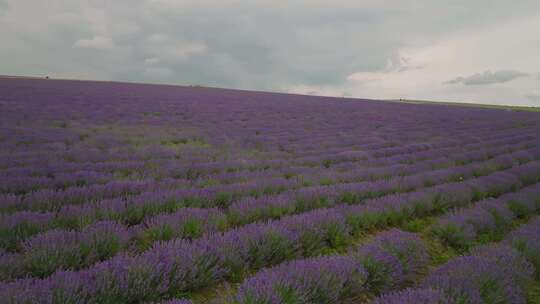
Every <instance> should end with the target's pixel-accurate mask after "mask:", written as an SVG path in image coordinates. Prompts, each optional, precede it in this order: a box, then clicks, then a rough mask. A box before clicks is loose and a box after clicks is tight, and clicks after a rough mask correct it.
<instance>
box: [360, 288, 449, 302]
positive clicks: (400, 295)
mask: <svg viewBox="0 0 540 304" xmlns="http://www.w3.org/2000/svg"><path fill="white" fill-rule="evenodd" d="M454 303H455V302H454V301H451V300H450V299H448V298H447V297H446V295H445V294H444V293H443V292H442V291H440V290H438V289H431V288H422V289H415V288H408V289H405V290H402V291H396V292H391V293H387V294H384V295H382V296H380V297H378V298H376V299H374V300H373V301H372V302H371V304H454Z"/></svg>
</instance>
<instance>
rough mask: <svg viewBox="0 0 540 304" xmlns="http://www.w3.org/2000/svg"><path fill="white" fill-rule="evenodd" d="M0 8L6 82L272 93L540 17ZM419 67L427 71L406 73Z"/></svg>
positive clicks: (299, 6) (478, 6) (503, 7)
mask: <svg viewBox="0 0 540 304" xmlns="http://www.w3.org/2000/svg"><path fill="white" fill-rule="evenodd" d="M407 2H409V1H407ZM2 3H4V4H6V3H7V4H9V6H10V9H9V10H8V11H7V12H6V13H5V14H4V15H1V14H0V25H2V24H4V23H5V24H7V25H8V26H0V36H1V37H3V38H2V39H3V41H2V44H3V47H2V48H0V67H1V68H2V72H3V73H11V74H37V75H40V74H41V75H43V74H50V75H51V76H58V77H78V78H100V79H113V80H130V81H131V80H133V81H146V82H169V83H180V84H205V85H211V86H226V87H236V88H246V89H269V90H279V89H282V88H283V87H286V86H291V85H296V84H305V85H314V86H331V85H339V84H342V83H344V82H345V81H346V78H347V76H348V75H350V74H352V73H355V72H359V71H366V72H369V71H378V70H382V69H385V67H386V64H387V61H388V58H393V56H395V54H396V51H397V50H398V49H399V48H400V47H403V46H408V45H410V42H411V41H424V42H425V43H428V42H430V41H434V40H436V39H437V38H438V37H440V35H441V34H442V33H446V32H448V31H450V30H454V29H455V28H456V27H458V28H460V29H463V28H466V27H476V26H480V25H482V24H484V25H485V24H491V23H493V22H494V21H495V20H496V21H501V20H505V19H507V18H515V17H516V16H520V15H522V14H529V13H530V12H531V11H534V9H533V8H535V7H536V8H538V9H540V4H539V3H538V2H537V1H535V0H526V1H520V3H519V4H513V6H512V10H508V5H507V4H506V3H507V2H506V1H503V0H478V1H474V3H473V4H470V3H471V1H465V0H458V1H453V2H452V3H451V4H449V3H446V4H442V3H439V2H438V3H437V4H434V2H432V1H428V0H418V1H414V3H415V5H414V6H410V3H403V4H402V3H400V4H396V3H392V4H385V3H381V2H380V1H370V0H368V1H352V0H342V1H339V4H336V3H330V2H326V1H321V0H318V1H313V0H291V1H287V2H282V1H271V0H268V1H252V0H238V1H209V0H198V1H195V0H183V1H170V0H152V1H150V0H117V1H107V2H103V1H71V0H50V1H48V2H47V3H48V5H47V7H46V8H45V9H46V10H47V11H46V12H43V15H47V18H38V17H35V16H32V15H31V14H30V12H32V11H35V1H33V0H9V2H6V1H5V0H0V9H2V5H1V4H2ZM104 3H106V5H105V6H104ZM487 5H489V7H490V8H491V9H490V10H489V11H486V10H485V7H486V6H487ZM464 7H468V8H469V9H467V10H465V9H463V8H464ZM419 8H422V9H419ZM3 22H4V23H3ZM31 25H33V26H34V27H31ZM100 37H101V38H100ZM156 37H158V39H156ZM159 37H161V38H159ZM5 45H8V47H4V46H5ZM12 58H18V60H12ZM412 68H421V67H410V66H407V65H406V62H405V65H403V66H399V69H400V70H403V71H404V70H407V69H412Z"/></svg>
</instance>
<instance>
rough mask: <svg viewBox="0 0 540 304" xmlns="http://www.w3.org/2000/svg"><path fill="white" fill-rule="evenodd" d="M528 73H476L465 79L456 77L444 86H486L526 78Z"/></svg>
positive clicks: (502, 71)
mask: <svg viewBox="0 0 540 304" xmlns="http://www.w3.org/2000/svg"><path fill="white" fill-rule="evenodd" d="M527 76H529V74H528V73H524V72H520V71H515V70H500V71H495V72H491V71H485V72H483V73H477V74H474V75H471V76H467V77H461V76H460V77H457V78H454V79H452V80H449V81H446V82H445V84H459V83H462V84H464V85H487V84H495V83H504V82H508V81H512V80H514V79H516V78H520V77H527Z"/></svg>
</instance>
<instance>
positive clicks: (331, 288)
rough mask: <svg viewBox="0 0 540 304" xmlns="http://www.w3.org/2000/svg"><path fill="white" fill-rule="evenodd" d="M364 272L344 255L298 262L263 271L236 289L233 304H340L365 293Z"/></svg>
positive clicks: (365, 274)
mask: <svg viewBox="0 0 540 304" xmlns="http://www.w3.org/2000/svg"><path fill="white" fill-rule="evenodd" d="M366 277H367V273H366V271H365V270H364V269H363V268H362V266H360V265H359V264H358V263H357V262H356V261H355V260H354V259H352V258H350V257H346V256H329V257H319V258H312V259H306V260H297V261H292V262H289V263H285V264H282V265H279V266H277V267H274V268H269V269H265V270H263V271H261V272H259V273H257V274H256V275H254V276H253V277H250V278H248V279H247V280H246V281H245V282H244V283H243V284H242V285H241V286H240V288H239V289H238V293H237V295H236V298H235V302H236V303H272V304H273V303H276V304H277V303H285V302H294V303H341V301H342V300H343V299H344V298H346V297H349V296H351V295H354V294H357V293H359V292H361V291H363V290H364V286H363V285H364V283H365V280H366Z"/></svg>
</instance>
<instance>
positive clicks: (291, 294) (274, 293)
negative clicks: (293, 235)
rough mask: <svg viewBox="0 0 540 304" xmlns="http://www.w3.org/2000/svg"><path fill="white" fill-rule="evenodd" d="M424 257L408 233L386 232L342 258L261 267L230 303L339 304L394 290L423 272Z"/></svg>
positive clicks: (421, 244) (421, 247) (425, 253)
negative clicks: (351, 299) (367, 294)
mask: <svg viewBox="0 0 540 304" xmlns="http://www.w3.org/2000/svg"><path fill="white" fill-rule="evenodd" d="M429 261H430V258H429V255H428V251H427V248H426V245H425V244H424V242H423V241H422V240H421V239H420V238H419V237H418V236H416V235H414V234H412V233H407V232H402V231H399V230H390V231H387V232H384V233H381V234H379V235H377V236H376V237H375V238H374V239H372V240H370V241H369V242H368V243H366V244H364V245H362V246H359V247H358V248H357V249H354V250H351V252H349V253H348V254H347V255H338V256H324V257H317V258H310V259H305V260H297V261H292V262H288V263H284V264H280V265H278V266H276V267H273V268H268V269H264V270H262V271H260V272H258V273H257V274H255V275H254V276H251V277H250V278H248V279H247V280H246V281H244V283H242V285H240V287H239V289H238V291H237V294H236V296H235V298H234V300H233V302H234V303H239V304H240V303H241V304H248V303H250V304H251V303H268V304H279V303H289V302H291V303H342V302H343V300H345V299H347V298H351V297H355V296H356V297H358V296H359V295H361V294H365V293H379V292H381V291H384V290H387V289H391V288H399V287H400V286H403V285H405V284H407V282H408V281H410V280H412V279H414V277H415V276H417V275H418V274H419V273H422V272H424V271H426V269H427V266H428V264H429Z"/></svg>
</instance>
